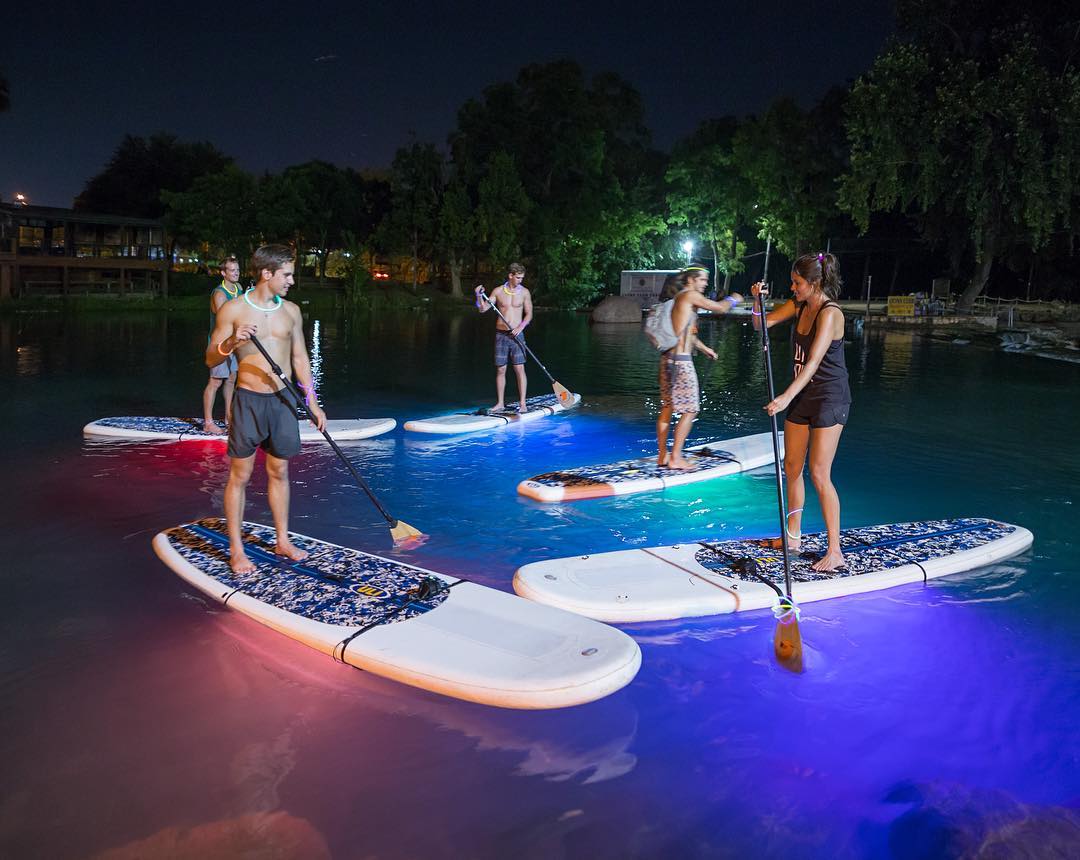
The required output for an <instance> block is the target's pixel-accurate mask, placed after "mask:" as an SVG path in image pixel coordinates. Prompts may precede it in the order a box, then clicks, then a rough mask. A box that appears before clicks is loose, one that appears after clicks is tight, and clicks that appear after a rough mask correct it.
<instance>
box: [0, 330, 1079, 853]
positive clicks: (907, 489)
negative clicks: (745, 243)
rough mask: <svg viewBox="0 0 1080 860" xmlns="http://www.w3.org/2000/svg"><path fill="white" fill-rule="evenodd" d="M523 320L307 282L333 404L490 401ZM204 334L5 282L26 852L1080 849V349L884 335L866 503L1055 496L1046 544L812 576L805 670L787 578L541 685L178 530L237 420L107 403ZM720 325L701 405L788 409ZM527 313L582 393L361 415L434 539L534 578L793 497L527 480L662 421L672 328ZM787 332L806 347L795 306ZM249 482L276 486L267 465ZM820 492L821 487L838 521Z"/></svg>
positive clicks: (365, 511)
mask: <svg viewBox="0 0 1080 860" xmlns="http://www.w3.org/2000/svg"><path fill="white" fill-rule="evenodd" d="M491 322H492V321H491V319H490V316H489V317H486V318H479V317H477V316H476V315H465V314H463V315H461V316H455V317H438V316H434V315H428V314H424V313H405V312H401V313H397V314H393V315H381V316H359V317H355V318H347V317H345V316H344V315H342V314H338V313H334V314H330V315H326V316H320V317H318V318H316V317H314V316H311V315H309V319H308V320H307V331H308V337H309V345H311V346H312V347H313V350H314V352H315V358H316V364H317V370H318V376H319V380H320V387H319V391H320V396H321V398H322V400H323V402H324V404H325V406H326V410H327V412H328V414H329V415H330V417H337V418H346V417H381V416H392V417H395V418H397V419H398V420H399V422H404V420H406V419H408V418H416V417H425V416H428V415H432V414H436V413H438V412H440V411H448V410H451V409H454V408H456V407H460V406H464V405H470V404H471V405H481V404H488V403H490V401H491V399H492V397H493V384H492V379H491V377H492V370H491V366H490V362H491V358H490V353H491V333H490V327H491ZM205 332H206V320H205V319H204V318H203V317H202V316H201V315H172V316H170V315H165V314H114V315H107V314H102V313H94V314H85V315H83V316H81V317H76V316H65V315H62V314H48V315H20V316H4V317H0V381H2V384H3V391H4V392H5V403H6V404H7V408H6V410H5V412H6V414H7V415H8V416H9V418H8V421H7V422H6V423H4V424H3V425H2V427H0V440H2V444H0V451H2V454H0V456H2V457H3V475H4V483H3V487H4V489H3V492H4V495H5V497H6V498H5V499H4V509H5V516H4V531H3V565H2V573H0V582H2V583H3V592H4V600H3V602H2V607H3V608H2V609H0V613H2V615H0V629H2V630H3V639H2V650H0V701H2V702H3V706H2V710H0V728H2V731H0V760H2V761H3V763H4V764H3V773H2V776H0V856H3V857H50V858H67V857H84V856H93V855H95V854H99V853H104V854H106V856H125V857H127V856H160V855H162V854H164V853H166V852H167V851H170V850H175V851H177V852H178V853H179V854H180V855H181V856H236V855H237V854H239V853H241V852H242V851H244V850H248V851H252V852H254V853H253V854H252V855H251V856H261V855H265V854H268V853H270V852H269V847H268V846H270V845H273V846H274V847H275V848H276V849H277V850H278V851H279V854H278V855H275V856H289V857H293V856H295V857H319V856H333V857H336V858H351V857H369V856H372V857H506V856H514V857H519V858H531V857H626V856H641V857H655V856H665V857H727V856H731V857H736V856H739V857H751V856H752V857H793V856H798V857H864V856H896V857H916V856H960V855H962V854H963V853H964V852H965V851H968V852H971V851H975V850H977V849H978V847H979V846H983V847H984V849H985V847H986V846H995V845H996V846H997V847H999V848H1001V849H1002V850H1003V852H1004V853H1003V854H1002V855H1001V856H1011V855H1013V854H1015V853H1018V852H1020V851H1023V850H1026V851H1029V852H1031V853H1032V856H1036V854H1037V852H1038V851H1050V850H1055V849H1060V850H1061V852H1062V853H1061V855H1060V856H1067V854H1068V852H1069V850H1070V849H1072V850H1073V851H1074V852H1075V849H1076V848H1077V841H1076V839H1077V834H1078V833H1080V830H1078V822H1080V815H1078V806H1080V768H1078V758H1080V744H1078V741H1077V732H1078V729H1077V713H1078V711H1080V662H1078V661H1077V657H1076V655H1077V653H1080V620H1078V615H1077V609H1078V606H1080V565H1078V564H1077V561H1076V551H1077V548H1078V544H1080V541H1078V538H1077V532H1078V529H1077V526H1076V522H1075V520H1076V514H1077V510H1076V507H1075V504H1074V503H1075V501H1076V487H1077V485H1078V482H1080V463H1078V456H1077V455H1078V453H1080V446H1078V444H1077V442H1076V427H1077V425H1078V423H1080V405H1078V404H1080V398H1078V397H1077V394H1078V392H1080V384H1078V383H1080V365H1076V364H1070V363H1067V362H1057V361H1051V360H1047V359H1044V358H1039V357H1035V356H1029V355H1020V354H1010V353H1007V352H1003V351H1000V350H995V349H992V348H990V347H987V346H981V345H979V344H977V343H976V344H966V345H961V344H953V343H951V342H949V341H948V340H931V339H927V338H922V337H918V336H915V335H913V334H910V333H906V332H903V333H894V332H888V333H884V332H879V331H873V330H872V331H870V332H869V333H868V334H867V335H866V336H865V337H860V338H858V339H856V340H854V341H852V342H851V343H850V344H849V345H848V347H847V360H848V365H849V368H850V369H851V380H852V389H853V394H854V398H855V403H854V406H853V409H852V418H851V423H850V425H849V426H848V428H847V430H846V431H845V433H844V438H843V440H842V442H841V447H840V453H839V457H838V460H837V463H836V467H835V470H834V478H835V481H836V483H837V486H838V487H839V490H840V493H841V499H842V503H843V523H844V525H846V526H855V525H869V524H875V523H887V522H898V521H903V520H909V519H929V518H935V517H953V516H989V517H995V518H999V519H1003V520H1006V521H1009V522H1015V523H1019V524H1022V525H1025V526H1027V527H1028V528H1030V529H1031V530H1032V531H1033V532H1034V533H1035V545H1034V547H1033V548H1032V550H1030V551H1029V552H1027V553H1025V554H1024V555H1022V556H1019V557H1017V558H1014V559H1011V560H1009V561H1007V562H1004V563H1001V564H997V565H994V566H992V567H988V568H983V569H980V570H976V571H971V572H969V573H966V574H961V575H957V576H953V577H949V578H946V579H942V580H935V581H932V582H930V583H929V584H927V585H911V586H903V587H900V588H895V589H892V590H889V591H884V592H878V593H873V594H866V595H860V596H853V597H849V598H844V599H840V600H833V601H827V602H823V603H814V604H809V605H808V606H806V607H804V615H803V624H802V629H803V636H804V640H805V643H806V647H807V662H808V668H807V672H806V673H805V674H804V675H801V676H793V675H791V674H788V673H786V672H784V671H783V670H781V669H779V668H777V667H776V666H775V665H774V663H773V660H772V656H771V635H772V616H771V615H770V614H769V613H768V612H758V613H747V614H745V615H742V614H740V615H733V616H722V617H713V618H701V619H693V620H687V621H674V622H663V623H652V624H637V625H630V626H627V627H626V628H624V629H626V630H627V632H629V633H630V634H631V635H632V636H634V637H635V638H636V639H637V641H638V642H639V643H640V645H641V648H642V652H643V665H642V669H641V672H640V674H639V675H638V676H637V678H636V679H635V680H634V682H633V683H632V684H630V686H628V687H627V688H625V689H623V690H622V691H620V692H618V693H616V694H614V695H612V696H610V697H608V698H606V699H604V700H601V701H599V702H596V703H593V704H589V705H584V706H581V707H577V708H571V709H567V710H562V711H550V712H514V711H504V710H497V709H493V708H487V707H483V706H478V705H473V704H468V703H463V702H457V701H453V700H450V699H446V698H443V697H440V696H438V695H434V694H430V693H425V692H422V691H418V690H414V689H412V688H409V687H406V686H403V685H400V684H396V683H393V682H390V681H386V680H383V679H380V678H378V677H375V676H372V675H368V674H366V673H362V672H358V671H356V670H354V669H351V668H348V667H345V666H342V665H340V664H336V663H334V662H332V661H331V660H330V659H329V658H327V657H324V656H322V655H320V654H317V653H315V652H313V651H311V650H309V649H307V648H305V647H304V646H302V645H300V644H298V643H295V642H293V641H291V640H289V639H287V638H285V637H283V636H280V635H278V634H275V633H273V632H272V631H270V630H267V629H265V628H263V627H261V626H259V625H258V624H256V623H254V622H252V621H249V620H248V619H246V618H244V617H242V616H240V615H239V614H235V613H231V612H229V611H228V610H224V609H222V608H220V607H219V606H218V605H216V604H214V603H212V602H211V601H209V600H208V599H205V598H204V597H202V596H200V595H199V594H197V593H196V592H194V591H193V590H192V589H191V588H189V587H187V586H186V585H185V584H184V583H183V582H182V581H181V580H180V579H179V578H178V577H176V576H175V575H174V574H172V573H171V572H170V571H169V570H168V569H167V568H166V567H165V566H164V565H162V564H161V563H160V562H159V561H158V560H157V558H156V557H155V556H154V554H153V551H152V550H151V547H150V540H151V538H152V537H153V536H154V534H155V533H156V532H158V531H159V530H161V529H163V528H165V527H168V526H171V525H175V524H178V523H180V522H185V521H188V520H190V519H192V518H195V517H199V516H204V515H208V514H212V513H218V512H220V510H221V499H222V490H223V487H224V484H225V479H226V475H227V469H228V464H227V460H226V459H225V456H224V451H223V446H221V445H220V444H218V443H199V442H192V443H185V444H123V443H120V444H118V443H91V442H88V441H85V440H84V439H83V437H82V435H81V428H82V426H83V425H84V424H85V423H86V422H88V421H90V420H92V419H95V418H100V417H105V416H109V415H138V414H146V415H153V414H160V415H195V414H197V413H198V411H199V408H200V405H199V404H200V393H201V389H202V387H203V385H204V384H205V379H206V371H205V368H204V367H203V366H202V364H201V359H200V351H201V348H202V343H204V342H205ZM702 337H703V339H704V340H706V342H709V343H712V344H713V345H714V346H715V348H716V349H717V350H718V352H719V353H720V360H719V361H718V362H717V363H716V364H707V362H706V360H705V359H701V358H699V359H698V367H699V370H700V371H701V372H702V378H703V390H704V394H705V401H706V411H705V412H704V414H703V416H702V419H701V420H700V421H699V422H698V424H697V425H696V426H695V430H694V433H693V436H692V441H708V440H715V439H723V438H727V437H730V436H737V435H743V434H746V433H754V432H761V431H763V430H765V429H767V422H766V420H765V419H764V413H763V412H762V411H761V405H762V404H763V403H764V401H765V396H764V378H763V371H762V368H761V365H760V353H759V350H758V349H757V348H756V343H755V340H754V338H753V334H752V332H751V331H750V330H749V327H748V326H747V325H746V324H745V323H744V322H740V321H737V320H724V321H720V322H716V323H712V322H707V323H705V324H704V325H703V328H702ZM530 345H531V346H532V347H533V349H534V350H535V351H536V352H537V353H538V354H539V355H540V357H541V358H542V359H543V360H544V362H545V363H546V364H547V366H548V367H549V369H550V370H551V371H552V372H553V373H554V374H555V376H556V378H557V379H559V380H560V381H561V382H563V383H564V384H566V385H568V386H569V387H571V388H573V389H574V390H576V391H580V392H581V393H582V394H583V396H584V402H583V404H582V406H581V407H580V408H579V409H578V410H576V411H575V412H573V413H571V414H568V415H566V416H561V417H555V418H551V419H545V420H543V421H539V422H536V423H534V424H531V425H529V426H528V427H508V428H504V429H500V430H497V431H492V432H490V433H486V434H478V435H472V436H468V437H460V438H456V439H446V438H443V439H439V438H421V437H419V436H413V435H412V434H404V433H403V431H402V430H401V429H400V427H399V428H398V429H397V430H396V431H394V432H393V433H391V434H389V435H387V436H384V437H380V438H378V439H373V440H367V441H364V442H359V443H351V444H348V445H347V446H345V447H346V451H347V453H348V455H349V457H350V458H351V459H352V461H353V462H354V463H355V464H356V465H357V467H358V468H360V469H361V470H362V471H363V473H364V474H365V475H366V476H367V477H368V480H369V481H370V483H371V484H372V486H373V487H374V488H375V490H376V492H377V493H379V494H380V495H381V496H382V498H383V500H384V502H385V503H386V505H387V507H388V508H389V509H390V510H391V512H393V513H394V514H396V515H397V516H400V517H402V518H403V519H405V520H407V521H408V522H410V523H412V524H413V525H416V526H418V527H419V528H421V529H422V530H423V531H425V532H426V533H428V534H430V535H431V536H432V538H431V540H430V541H429V542H428V543H427V544H426V545H425V546H424V547H423V548H421V549H420V550H418V551H415V552H412V553H411V554H410V555H409V556H408V560H410V561H413V562H415V563H417V564H420V565H422V566H425V567H430V568H434V569H437V570H441V571H444V572H446V573H449V574H453V575H456V576H464V577H468V578H470V579H474V580H476V581H478V582H481V583H483V584H486V585H490V586H493V587H495V588H499V589H502V590H506V591H509V590H510V582H511V578H512V576H513V573H514V570H515V569H516V568H517V567H518V566H520V565H522V564H524V563H526V562H530V561H535V560H538V559H543V558H551V557H557V556H565V555H573V554H580V553H586V552H589V553H595V552H601V551H605V550H614V549H620V548H626V547H630V546H649V545H659V544H668V543H676V542H679V541H683V540H686V539H689V538H703V537H711V538H717V537H735V536H741V535H759V534H767V533H770V532H774V530H775V528H776V508H775V490H774V485H773V478H772V472H771V471H770V470H768V469H765V470H758V471H757V472H754V473H751V474H745V475H741V476H736V477H732V478H727V479H721V480H717V481H714V482H711V483H706V484H701V485H696V486H689V487H683V488H679V489H676V490H673V491H669V492H667V493H664V494H652V495H642V496H636V497H627V498H616V499H607V500H597V501H592V502H583V503H576V504H573V505H569V504H567V505H548V506H543V505H539V504H536V503H533V502H530V501H527V500H524V499H522V498H520V497H519V496H517V495H516V494H515V486H516V484H517V483H518V481H520V480H521V479H522V478H526V477H529V476H531V475H534V474H537V473H540V472H544V471H549V470H552V469H556V468H560V467H567V466H573V465H579V464H585V463H590V462H600V461H604V460H609V459H615V458H619V457H622V456H632V455H637V454H639V453H642V452H647V451H649V450H651V446H652V445H653V441H652V438H653V421H654V419H655V414H656V409H657V402H656V401H657V396H656V384H655V372H656V355H655V353H654V352H653V351H652V349H651V347H650V346H649V345H648V344H647V343H646V342H645V341H644V339H643V338H642V336H641V335H640V333H639V332H638V331H637V330H636V329H635V328H634V327H633V326H631V327H629V328H627V327H625V326H615V327H593V328H590V327H589V326H588V325H587V324H586V322H585V320H584V318H583V317H579V316H572V315H557V314H548V315H540V316H539V318H538V319H537V321H536V323H535V325H534V326H533V327H532V329H531V330H530ZM773 355H774V361H775V363H776V372H777V377H778V379H779V380H781V381H783V382H786V380H787V378H788V377H787V363H788V361H789V356H788V350H787V346H786V343H784V342H782V340H781V339H778V340H777V341H776V343H775V347H774V353H773ZM529 376H530V384H531V386H532V388H531V393H544V392H546V391H549V390H550V386H549V385H548V384H547V381H546V379H545V378H544V377H543V376H542V375H541V374H540V372H539V371H537V370H535V369H530V373H529ZM512 390H513V389H512V383H511V391H512ZM510 397H513V394H511V395H510ZM292 473H293V508H292V512H293V513H292V526H293V528H294V529H295V530H296V531H299V532H303V533H306V534H310V535H313V536H316V537H319V538H322V539H325V540H330V541H334V542H337V543H342V544H348V545H351V546H356V547H359V548H362V549H366V550H369V551H372V552H376V553H381V554H392V552H393V551H392V549H391V547H390V545H389V536H388V533H387V529H386V527H385V525H384V524H383V523H382V521H381V520H380V519H379V518H378V516H377V514H376V513H375V512H374V510H373V509H372V507H371V505H370V503H369V502H368V501H367V500H366V498H365V497H364V496H363V495H362V494H361V493H360V492H359V491H357V490H356V489H355V487H354V486H353V485H352V484H351V483H350V479H349V478H348V475H347V474H346V473H345V471H344V470H343V469H342V468H341V467H340V465H339V464H338V463H337V462H336V460H335V458H334V456H333V454H332V453H331V452H330V451H329V450H328V449H327V448H325V447H323V446H305V448H304V451H303V453H302V454H301V455H300V456H299V457H298V458H297V459H296V460H294V461H293V466H292ZM247 514H248V518H249V519H255V520H259V521H262V522H269V521H270V519H269V510H268V507H267V503H266V496H265V480H264V479H263V477H262V475H261V469H260V471H259V472H258V473H257V476H256V478H255V480H254V482H253V485H252V488H251V489H250V490H249V493H248V511H247ZM820 527H821V518H820V513H819V511H818V509H817V507H816V502H815V500H814V498H813V495H812V491H811V493H810V498H809V500H808V508H807V518H806V521H805V528H806V529H807V530H814V529H817V528H820ZM109 852H113V853H112V854H109ZM1038 856H1043V855H1038ZM1074 856H1075V853H1074Z"/></svg>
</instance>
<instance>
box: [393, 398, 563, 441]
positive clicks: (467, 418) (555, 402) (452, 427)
mask: <svg viewBox="0 0 1080 860" xmlns="http://www.w3.org/2000/svg"><path fill="white" fill-rule="evenodd" d="M580 402H581V395H580V394H575V395H573V401H572V402H571V403H569V404H567V405H563V404H562V403H561V402H560V401H559V398H558V397H556V396H555V395H554V394H545V395H543V396H540V397H530V398H528V399H527V400H526V401H525V405H526V406H528V407H529V410H528V411H527V412H518V410H517V407H516V406H512V407H510V408H508V409H501V410H499V411H498V412H495V411H493V410H490V409H478V410H477V411H475V412H455V413H453V414H450V415H437V416H435V417H434V418H415V419H413V420H411V421H406V422H405V429H406V430H410V431H412V432H413V433H472V432H474V431H476V430H491V429H492V428H494V427H505V426H506V425H507V424H526V423H528V422H530V421H537V420H539V419H541V418H547V417H548V416H549V415H554V414H555V413H557V412H565V411H566V410H567V409H573V408H574V407H575V406H577V405H578V404H579V403H580Z"/></svg>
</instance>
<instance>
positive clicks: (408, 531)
mask: <svg viewBox="0 0 1080 860" xmlns="http://www.w3.org/2000/svg"><path fill="white" fill-rule="evenodd" d="M251 342H252V343H253V344H255V347H256V349H258V350H259V352H261V353H262V355H263V358H265V359H266V361H267V363H268V364H269V365H270V369H271V370H272V371H274V375H275V376H276V377H277V378H278V379H280V380H281V381H282V382H283V383H285V388H286V389H288V391H289V393H290V394H291V395H292V396H293V397H294V398H295V399H296V403H297V406H298V407H303V406H304V396H303V395H302V394H301V393H300V390H299V389H298V388H297V387H296V383H295V382H293V381H292V380H291V379H289V377H287V376H286V375H285V374H284V372H283V371H282V370H281V367H279V366H278V363H277V362H276V361H274V359H272V358H271V357H270V353H268V352H267V351H266V348H265V347H264V346H263V345H262V344H261V343H259V339H258V338H257V337H255V335H252V336H251ZM313 423H314V422H313ZM319 432H320V433H322V434H323V436H325V437H326V441H327V442H329V443H330V447H331V448H333V449H334V453H335V454H337V455H338V456H339V457H340V458H341V462H342V463H344V464H345V465H346V466H347V467H348V469H349V471H350V472H352V476H353V478H355V479H356V483H357V484H359V485H360V488H361V489H362V490H363V491H364V492H365V493H367V494H368V498H369V499H371V501H372V503H373V504H374V505H375V507H376V508H378V509H379V513H380V514H382V515H383V519H385V520H386V522H387V523H388V524H389V526H390V536H391V537H392V538H393V539H394V543H395V544H397V543H401V542H403V541H408V540H416V541H419V540H422V539H424V538H426V537H427V535H425V534H424V533H423V532H422V531H420V530H419V529H415V528H413V527H412V526H410V525H409V524H408V523H406V522H403V521H401V520H398V519H394V517H392V516H390V514H389V513H388V512H387V510H386V508H384V507H383V506H382V502H380V501H379V500H378V498H377V497H376V496H375V493H373V492H372V491H371V487H369V486H368V484H367V481H365V480H364V477H363V475H361V474H360V473H359V472H358V471H356V467H355V466H354V465H353V464H352V463H351V462H350V461H349V458H348V457H346V456H345V452H344V451H342V450H341V448H339V447H338V443H337V442H335V441H334V440H333V439H332V438H330V434H329V433H327V432H326V430H320V431H319Z"/></svg>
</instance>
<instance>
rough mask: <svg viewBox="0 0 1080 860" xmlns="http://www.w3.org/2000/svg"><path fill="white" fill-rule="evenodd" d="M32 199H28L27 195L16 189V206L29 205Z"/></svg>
mask: <svg viewBox="0 0 1080 860" xmlns="http://www.w3.org/2000/svg"><path fill="white" fill-rule="evenodd" d="M29 204H30V201H29V200H27V199H26V195H25V194H23V193H21V192H19V191H16V192H15V205H16V206H28V205H29Z"/></svg>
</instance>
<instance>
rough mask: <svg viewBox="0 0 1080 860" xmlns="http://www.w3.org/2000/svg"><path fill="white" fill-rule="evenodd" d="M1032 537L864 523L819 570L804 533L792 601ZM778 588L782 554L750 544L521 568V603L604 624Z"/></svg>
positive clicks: (946, 525)
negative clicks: (840, 564) (837, 561)
mask: <svg viewBox="0 0 1080 860" xmlns="http://www.w3.org/2000/svg"><path fill="white" fill-rule="evenodd" d="M1033 539H1034V538H1033V536H1032V534H1031V532H1029V531H1028V530H1027V529H1025V528H1023V527H1021V526H1014V525H1009V524H1008V523H1001V522H997V521H996V520H988V519H977V518H964V519H948V520H929V521H924V522H915V523H898V524H894V525H882V526H869V527H866V528H854V529H844V530H843V531H841V541H840V546H841V549H842V551H843V553H844V557H845V559H846V567H845V568H844V569H842V570H840V571H836V572H833V573H818V572H817V571H815V570H813V569H811V565H812V564H813V563H814V562H815V561H816V560H817V559H818V558H820V557H821V554H822V552H823V551H824V549H825V547H826V545H827V540H826V536H825V533H824V532H821V533H818V534H804V535H803V541H802V546H801V549H800V552H799V553H798V554H793V555H792V557H791V574H792V581H793V582H792V597H793V598H794V600H795V602H796V603H800V604H801V603H809V602H811V601H814V600H827V599H829V598H832V597H842V596H844V595H848V594H859V593H862V592H866V591H876V590H878V589H882V588H891V587H893V586H894V585H903V584H905V583H910V582H924V581H926V580H927V579H932V578H934V577H938V576H947V575H948V574H951V573H959V572H961V571H965V570H971V569H972V568H976V567H982V566H983V565H987V564H992V563H993V562H996V561H1000V560H1001V559H1004V558H1008V557H1009V556H1013V555H1016V554H1017V553H1020V552H1023V551H1024V550H1026V549H1027V548H1028V547H1029V546H1031V543H1032V540H1033ZM748 559H751V560H753V562H754V564H755V565H756V569H757V571H758V573H759V574H761V575H762V576H764V577H765V578H766V579H768V580H769V581H770V582H772V583H773V584H774V585H775V586H777V587H778V588H780V589H781V590H783V588H784V560H783V556H782V553H781V552H780V551H779V550H775V549H766V548H765V547H762V546H760V545H759V544H758V543H757V542H756V541H752V540H729V541H703V542H699V543H687V544H678V545H675V546H663V547H655V548H652V549H631V550H621V551H617V552H606V553H600V554H598V555H591V556H590V555H584V556H576V557H574V558H560V559H554V560H551V561H540V562H536V563H534V564H527V565H525V566H524V567H522V568H519V569H518V571H517V573H516V574H515V576H514V590H515V591H516V592H517V593H518V594H520V595H521V596H522V597H528V598H529V599H531V600H536V601H539V602H540V603H546V604H548V605H550V606H557V607H559V608H560V609H567V610H570V611H571V612H577V613H580V614H581V615H586V616H588V617H590V618H596V619H598V620H601V621H612V622H630V621H659V620H663V619H668V618H689V617H693V616H698V615H718V614H722V613H726V612H741V611H743V610H747V609H763V608H766V607H770V606H772V605H774V604H775V602H776V597H777V592H776V591H775V590H774V589H773V588H770V587H769V586H767V585H765V584H764V583H763V582H761V581H760V580H759V579H758V578H757V577H755V576H754V575H753V574H752V573H750V572H749V569H748V567H749V565H748V562H747V560H748Z"/></svg>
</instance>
